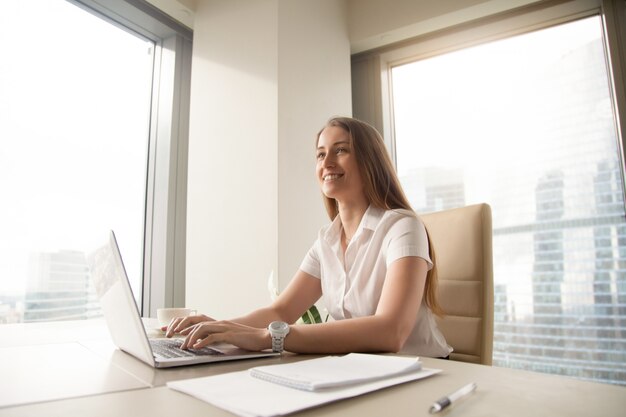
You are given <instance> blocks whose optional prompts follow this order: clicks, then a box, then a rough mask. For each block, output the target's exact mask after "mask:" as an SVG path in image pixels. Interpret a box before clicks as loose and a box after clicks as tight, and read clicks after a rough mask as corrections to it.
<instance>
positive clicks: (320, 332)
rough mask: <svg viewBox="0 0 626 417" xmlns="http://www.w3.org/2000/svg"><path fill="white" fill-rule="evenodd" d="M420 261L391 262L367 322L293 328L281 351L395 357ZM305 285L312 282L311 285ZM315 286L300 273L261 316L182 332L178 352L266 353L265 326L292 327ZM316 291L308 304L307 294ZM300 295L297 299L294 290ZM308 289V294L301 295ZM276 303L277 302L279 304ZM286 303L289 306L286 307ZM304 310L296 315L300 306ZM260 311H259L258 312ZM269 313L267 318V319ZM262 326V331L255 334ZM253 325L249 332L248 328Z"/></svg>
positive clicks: (412, 315) (412, 308)
mask: <svg viewBox="0 0 626 417" xmlns="http://www.w3.org/2000/svg"><path fill="white" fill-rule="evenodd" d="M427 270H428V266H427V264H426V261H424V260H423V259H421V258H418V257H405V258H400V259H398V260H396V261H394V262H393V263H392V264H391V265H390V266H389V268H388V270H387V276H386V279H385V284H384V286H383V291H382V294H381V298H380V300H379V303H378V306H377V309H376V313H375V314H374V315H372V316H369V317H359V318H352V319H347V320H339V321H333V322H329V323H321V324H306V325H293V326H291V330H290V333H289V335H288V336H287V337H286V338H285V349H286V350H288V351H291V352H297V353H347V352H397V351H399V350H400V349H401V348H402V346H403V345H404V343H405V341H406V339H407V338H408V337H409V335H410V334H411V331H412V329H413V326H414V324H415V320H416V317H417V312H418V310H419V308H420V305H421V302H422V297H423V292H424V284H425V282H426V273H427ZM311 280H316V281H317V283H316V285H313V284H314V283H315V282H314V281H311ZM319 285H320V283H319V280H317V279H316V278H314V277H311V276H310V275H308V274H305V273H304V272H301V271H300V272H299V273H298V274H296V277H295V279H294V280H293V285H291V284H290V285H289V287H288V288H287V289H286V290H285V292H284V293H283V294H282V295H284V297H279V298H278V299H277V300H276V302H275V303H274V304H273V305H272V306H271V307H270V308H269V309H268V310H266V311H263V312H260V311H261V310H257V311H256V312H254V313H251V314H250V315H248V316H245V317H242V318H240V319H238V320H241V322H233V321H230V322H226V321H222V322H205V323H200V324H199V325H197V326H195V327H193V328H189V330H188V331H187V329H186V330H185V331H186V333H184V334H188V336H187V338H186V340H185V342H184V343H183V345H182V347H183V348H191V347H193V348H200V347H203V346H206V345H209V344H211V343H216V342H227V343H232V344H234V345H237V346H240V347H242V348H245V349H249V350H263V349H268V348H270V347H271V338H270V336H269V332H268V330H267V329H266V328H264V327H265V326H266V324H267V323H266V320H268V319H269V320H270V321H271V320H274V319H276V320H283V321H287V322H288V323H293V322H294V321H295V320H297V318H298V317H300V315H301V314H302V313H303V312H304V311H305V310H306V308H308V307H309V306H310V305H311V304H312V303H313V302H314V301H315V300H317V297H319V295H320V294H321V289H320V287H319ZM313 287H314V288H316V290H315V291H319V292H315V296H316V298H313V294H312V291H311V290H312V289H313ZM302 289H305V291H303V293H299V291H300V290H302ZM306 289H308V290H306ZM281 298H282V299H281ZM290 302H294V303H295V304H294V305H295V306H297V307H294V305H291V304H290ZM303 305H306V307H304V310H302V306H303ZM262 310H265V309H262ZM270 312H271V313H270ZM261 321H263V328H257V327H255V326H258V325H259V324H261ZM252 325H255V326H252Z"/></svg>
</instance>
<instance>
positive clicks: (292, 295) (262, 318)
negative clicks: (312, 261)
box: [163, 271, 322, 346]
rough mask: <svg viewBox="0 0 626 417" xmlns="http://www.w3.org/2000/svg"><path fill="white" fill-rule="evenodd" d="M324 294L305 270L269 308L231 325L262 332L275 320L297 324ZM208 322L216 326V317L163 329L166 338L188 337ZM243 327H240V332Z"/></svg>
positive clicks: (179, 321) (196, 318) (177, 322)
mask: <svg viewBox="0 0 626 417" xmlns="http://www.w3.org/2000/svg"><path fill="white" fill-rule="evenodd" d="M321 294H322V287H321V283H320V280H319V279H318V278H315V277H313V276H311V275H309V274H307V273H305V272H303V271H298V272H297V273H296V275H295V276H294V277H293V279H292V280H291V281H290V283H289V285H288V286H287V288H286V289H285V291H283V292H282V293H281V294H280V295H279V296H278V298H277V299H276V300H275V301H274V302H273V303H272V304H271V305H270V306H268V307H263V308H260V309H258V310H254V311H253V312H251V313H250V314H247V315H245V316H242V317H238V318H235V319H232V320H229V321H228V322H229V323H235V324H240V325H243V326H249V327H254V328H262V329H265V328H266V327H267V326H268V325H269V324H270V323H271V322H272V321H275V320H280V321H285V322H287V323H295V321H296V320H298V319H299V318H300V316H302V314H304V312H305V311H306V310H307V309H308V308H310V307H311V306H312V305H313V304H314V303H315V302H316V301H317V300H318V299H319V298H320V296H321ZM208 322H213V323H214V324H217V322H216V321H215V320H214V319H213V318H211V317H208V316H205V315H198V316H191V317H179V318H176V319H174V320H173V321H172V322H171V323H170V324H169V325H168V326H167V328H163V330H166V336H167V337H171V336H173V335H174V334H176V333H179V334H182V335H187V334H191V332H192V330H193V329H192V328H194V327H197V328H199V327H200V325H202V324H203V323H205V324H206V323H208ZM221 323H225V322H221ZM241 328H242V327H239V329H241ZM185 346H186V345H185Z"/></svg>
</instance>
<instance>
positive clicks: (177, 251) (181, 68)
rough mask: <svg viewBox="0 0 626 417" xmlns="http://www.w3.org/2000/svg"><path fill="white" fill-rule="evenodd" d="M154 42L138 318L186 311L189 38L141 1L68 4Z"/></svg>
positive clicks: (188, 32)
mask: <svg viewBox="0 0 626 417" xmlns="http://www.w3.org/2000/svg"><path fill="white" fill-rule="evenodd" d="M67 1H69V2H71V3H73V4H75V5H77V6H79V7H81V8H83V9H85V10H87V11H89V12H91V13H94V14H96V15H97V16H99V17H102V18H104V19H106V20H108V21H109V22H110V23H112V24H114V25H116V26H118V27H120V28H122V29H124V30H128V31H130V32H132V33H135V34H138V35H140V36H143V37H145V38H147V39H150V40H152V41H153V42H155V45H156V46H155V55H154V60H155V61H154V73H153V87H152V89H153V91H152V104H151V117H150V137H149V145H148V146H149V150H148V166H147V174H146V175H147V177H146V179H147V181H146V184H147V189H146V213H145V223H144V253H143V255H144V262H143V274H142V275H143V276H142V282H143V284H142V288H143V290H142V297H141V300H142V305H141V306H139V307H140V309H141V313H142V315H143V316H146V317H155V316H156V310H157V309H158V308H161V307H174V306H184V305H185V243H186V211H187V210H186V203H187V155H188V136H189V97H190V86H191V56H192V42H193V32H192V30H191V29H190V28H187V27H186V26H184V25H182V24H180V23H178V22H177V21H175V20H173V19H172V18H171V17H169V16H168V15H166V14H165V13H163V12H162V11H161V10H159V9H157V8H156V7H154V6H152V5H151V4H149V3H147V2H146V1H144V0H67Z"/></svg>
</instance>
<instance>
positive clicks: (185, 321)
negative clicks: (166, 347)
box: [161, 314, 214, 337]
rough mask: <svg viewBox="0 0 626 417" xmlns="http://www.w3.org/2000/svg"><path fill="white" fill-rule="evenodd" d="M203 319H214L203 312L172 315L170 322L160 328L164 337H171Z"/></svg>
mask: <svg viewBox="0 0 626 417" xmlns="http://www.w3.org/2000/svg"><path fill="white" fill-rule="evenodd" d="M204 321H214V319H212V318H211V317H209V316H205V315H204V314H199V315H197V316H187V317H174V318H173V319H172V321H170V324H168V325H167V326H163V327H161V330H163V331H164V332H165V336H166V337H172V336H174V335H175V334H176V333H182V332H183V331H184V330H185V329H187V328H189V327H192V326H194V325H196V324H198V323H202V322H204Z"/></svg>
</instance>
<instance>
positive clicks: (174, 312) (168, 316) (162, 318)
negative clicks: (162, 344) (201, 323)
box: [157, 308, 196, 326]
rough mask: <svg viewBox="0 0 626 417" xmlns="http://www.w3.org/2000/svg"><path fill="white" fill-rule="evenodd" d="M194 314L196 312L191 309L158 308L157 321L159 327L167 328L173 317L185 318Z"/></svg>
mask: <svg viewBox="0 0 626 417" xmlns="http://www.w3.org/2000/svg"><path fill="white" fill-rule="evenodd" d="M195 314H196V310H193V309H191V308H159V309H157V319H158V320H159V325H161V326H167V325H168V324H170V321H172V319H173V318H174V317H187V316H193V315H195Z"/></svg>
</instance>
